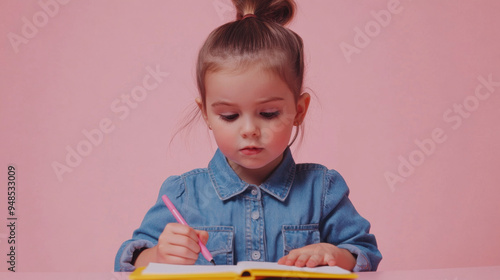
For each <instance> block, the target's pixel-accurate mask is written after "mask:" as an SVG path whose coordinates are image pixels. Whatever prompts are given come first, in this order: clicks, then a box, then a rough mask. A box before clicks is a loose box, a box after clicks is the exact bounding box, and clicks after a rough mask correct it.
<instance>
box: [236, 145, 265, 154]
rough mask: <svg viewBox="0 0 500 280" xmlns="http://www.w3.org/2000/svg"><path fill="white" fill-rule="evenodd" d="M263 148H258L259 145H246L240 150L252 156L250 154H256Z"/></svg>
mask: <svg viewBox="0 0 500 280" xmlns="http://www.w3.org/2000/svg"><path fill="white" fill-rule="evenodd" d="M262 150H263V148H257V147H245V148H243V149H241V150H240V152H241V153H242V154H244V155H247V156H250V155H256V154H258V153H260V152H261V151H262Z"/></svg>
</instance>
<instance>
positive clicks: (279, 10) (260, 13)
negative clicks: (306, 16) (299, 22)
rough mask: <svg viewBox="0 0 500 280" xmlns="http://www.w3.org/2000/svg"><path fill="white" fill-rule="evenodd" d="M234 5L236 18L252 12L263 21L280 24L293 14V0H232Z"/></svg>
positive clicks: (289, 18) (287, 21)
mask: <svg viewBox="0 0 500 280" xmlns="http://www.w3.org/2000/svg"><path fill="white" fill-rule="evenodd" d="M232 1H233V4H234V6H235V7H236V20H241V19H242V18H243V16H245V15H246V14H254V15H256V16H257V18H259V19H261V20H263V21H270V22H275V23H278V24H280V25H286V24H287V23H289V22H290V21H291V20H292V18H293V16H294V14H295V1H293V0H232Z"/></svg>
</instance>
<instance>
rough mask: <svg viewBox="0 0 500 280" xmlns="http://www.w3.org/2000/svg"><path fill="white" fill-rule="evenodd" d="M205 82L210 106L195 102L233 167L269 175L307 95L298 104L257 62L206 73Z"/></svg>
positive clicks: (303, 110) (300, 116) (303, 109)
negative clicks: (236, 69) (235, 69)
mask: <svg viewBox="0 0 500 280" xmlns="http://www.w3.org/2000/svg"><path fill="white" fill-rule="evenodd" d="M205 87H206V108H202V107H203V106H202V104H201V100H200V99H198V100H197V103H198V105H199V106H200V108H201V109H202V112H203V116H204V118H205V121H206V122H207V125H209V127H210V128H211V129H212V131H213V134H214V137H215V140H216V142H217V145H218V146H219V149H220V150H221V152H222V153H223V154H224V155H225V156H226V157H227V159H228V162H229V164H230V165H231V167H232V168H233V169H234V170H235V172H236V173H237V174H238V175H242V173H245V172H247V173H248V172H250V173H251V174H256V173H260V177H262V176H267V175H268V174H269V173H270V172H271V171H272V170H273V169H274V168H275V167H276V166H277V165H278V164H279V163H280V161H281V158H282V155H283V151H284V150H285V148H286V147H287V145H288V143H289V141H290V136H291V133H292V129H293V126H294V123H295V124H298V123H301V122H302V120H303V118H304V116H305V113H306V111H307V106H308V104H309V95H308V94H303V95H302V96H301V97H300V98H299V100H298V102H297V104H296V103H295V100H294V97H293V93H292V92H291V91H290V89H289V88H288V86H287V85H286V84H285V82H283V81H282V80H281V78H279V77H278V76H277V75H275V74H274V73H272V72H270V71H264V70H262V69H261V67H259V66H252V67H250V68H249V69H248V70H246V71H243V72H228V71H218V72H215V73H211V72H210V73H207V75H206V77H205ZM240 177H242V176H240ZM243 177H244V176H243ZM243 177H242V179H243ZM247 179H248V178H247Z"/></svg>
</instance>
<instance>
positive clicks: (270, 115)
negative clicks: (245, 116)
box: [260, 111, 280, 119]
mask: <svg viewBox="0 0 500 280" xmlns="http://www.w3.org/2000/svg"><path fill="white" fill-rule="evenodd" d="M260 115H261V116H263V117H264V118H266V119H274V118H276V117H277V116H279V115H280V112H279V111H275V112H261V113H260Z"/></svg>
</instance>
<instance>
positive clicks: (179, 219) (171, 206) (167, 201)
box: [161, 195, 215, 265]
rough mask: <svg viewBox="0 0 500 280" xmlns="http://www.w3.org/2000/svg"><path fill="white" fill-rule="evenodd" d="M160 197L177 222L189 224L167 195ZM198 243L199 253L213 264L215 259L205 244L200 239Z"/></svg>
mask: <svg viewBox="0 0 500 280" xmlns="http://www.w3.org/2000/svg"><path fill="white" fill-rule="evenodd" d="M161 198H162V199H163V202H165V205H167V208H168V210H170V212H172V215H174V217H175V219H176V220H177V222H179V224H183V225H186V226H189V225H188V223H186V220H184V218H183V217H182V216H181V213H179V211H177V208H175V206H174V204H173V203H172V201H170V199H169V198H168V196H166V195H163V196H162V197H161ZM198 245H200V248H201V254H202V255H203V256H204V257H205V259H207V261H209V262H211V263H212V264H213V265H215V261H214V258H213V257H212V254H210V251H208V249H207V247H205V245H204V244H203V243H201V240H198Z"/></svg>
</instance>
